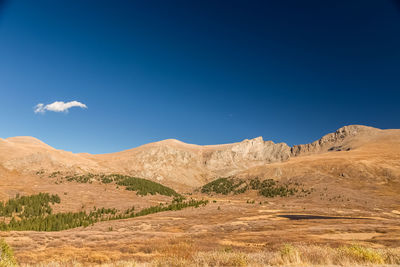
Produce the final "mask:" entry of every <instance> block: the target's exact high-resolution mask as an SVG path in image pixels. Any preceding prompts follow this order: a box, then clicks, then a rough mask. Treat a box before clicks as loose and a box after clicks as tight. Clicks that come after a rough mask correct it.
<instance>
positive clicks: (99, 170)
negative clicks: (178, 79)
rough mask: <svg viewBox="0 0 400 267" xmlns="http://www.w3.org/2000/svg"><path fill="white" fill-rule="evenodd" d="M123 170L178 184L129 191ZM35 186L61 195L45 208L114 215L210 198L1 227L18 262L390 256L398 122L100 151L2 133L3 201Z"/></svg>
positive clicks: (395, 250)
mask: <svg viewBox="0 0 400 267" xmlns="http://www.w3.org/2000/svg"><path fill="white" fill-rule="evenodd" d="M112 174H120V175H121V176H118V177H117V178H115V177H116V176H115V177H114V176H111V175H112ZM110 177H111V178H110ZM129 177H139V178H144V179H147V180H150V181H153V182H156V183H160V184H161V185H163V186H166V187H167V188H171V189H172V191H173V190H175V191H176V192H173V193H171V194H169V193H155V194H153V192H152V191H149V192H150V193H144V194H139V195H138V194H136V193H135V191H137V189H134V188H133V189H132V188H129V186H131V184H128V182H127V181H128V180H129V179H130V178H129ZM220 178H226V179H220ZM108 179H111V180H108ZM118 179H119V180H118ZM129 181H131V180H129ZM154 184H155V183H152V184H151V186H155V187H156V185H154ZM157 188H158V187H157ZM160 188H161V189H157V190H167V189H165V188H164V187H160ZM146 190H147V189H146ZM159 192H164V191H159ZM166 192H170V191H166ZM39 193H49V194H56V195H58V196H59V198H60V202H59V203H52V204H51V208H52V213H53V214H58V213H68V212H86V213H89V212H90V211H92V210H96V208H97V209H98V208H106V209H115V210H118V212H121V214H122V213H123V212H124V211H125V210H129V209H130V208H131V207H132V206H134V207H135V211H141V210H143V209H146V208H151V207H154V206H157V205H160V203H163V205H164V206H166V205H168V204H169V203H174V201H176V200H175V198H176V197H177V195H179V196H182V197H183V198H184V199H185V200H183V201H188V200H189V199H194V200H208V203H205V204H204V205H203V204H201V205H192V206H187V207H186V206H185V207H184V208H178V209H177V210H175V209H172V210H162V211H161V210H160V211H157V212H152V213H149V214H138V215H132V217H129V218H128V216H126V217H124V218H122V217H121V218H112V219H110V218H111V217H107V219H104V220H99V221H95V222H93V223H90V224H89V225H84V226H80V227H65V228H63V229H65V230H61V231H47V230H46V231H32V230H21V229H22V228H21V229H17V228H15V227H14V228H8V229H7V230H6V231H2V232H1V236H2V237H3V238H4V239H5V241H6V242H7V243H8V244H9V246H10V247H11V248H12V249H13V250H14V254H15V258H16V260H17V261H18V263H19V264H20V265H21V266H31V265H33V266H80V264H81V265H82V266H87V265H100V264H109V266H113V265H115V266H132V265H133V263H134V262H135V263H136V264H137V265H139V266H140V265H149V266H152V265H156V266H157V265H161V266H174V265H175V266H188V265H193V266H247V265H249V266H265V265H288V264H293V265H302V264H303V265H317V264H321V265H328V264H330V265H355V264H377V265H380V264H392V265H400V130H380V129H376V128H372V127H366V126H359V125H350V126H345V127H343V128H340V129H339V130H337V131H336V132H334V133H331V134H327V135H326V136H324V137H322V138H321V139H319V140H317V141H315V142H313V143H311V144H305V145H297V146H293V147H290V146H288V145H287V144H285V143H279V144H275V143H273V142H271V141H264V140H263V139H262V138H261V137H259V138H255V139H251V140H244V141H242V142H238V143H234V144H224V145H212V146H199V145H192V144H185V143H183V142H180V141H178V140H172V139H171V140H164V141H161V142H157V143H151V144H147V145H144V146H141V147H137V148H133V149H130V150H126V151H122V152H117V153H111V154H103V155H91V154H73V153H71V152H66V151H61V150H57V149H54V148H52V147H50V146H48V145H46V144H45V143H43V142H41V141H39V140H38V139H35V138H32V137H13V138H7V139H0V198H1V200H2V201H3V202H5V201H7V200H8V199H10V198H15V197H16V196H17V194H18V195H21V196H29V195H35V194H39ZM17 198H18V197H17ZM177 201H178V202H177V203H182V202H179V201H182V200H177ZM164 206H163V207H164ZM23 209H24V210H25V209H26V207H25V206H24V208H23ZM118 212H117V214H119V213H118ZM127 214H128V212H127ZM10 216H11V217H10ZM10 216H9V217H7V216H4V217H3V218H4V220H3V221H4V222H5V223H8V222H9V220H10V219H11V218H12V216H14V217H15V220H16V221H17V222H18V221H19V220H21V221H23V220H24V217H23V216H22V215H19V214H17V213H11V215H10ZM107 216H109V215H107ZM110 216H111V215H110ZM24 227H28V228H24V229H30V228H29V227H33V226H31V225H30V224H27V226H24ZM67 228H68V229H67ZM32 229H34V228H32ZM54 229H56V228H54ZM57 264H58V265H57ZM118 264H119V265H118Z"/></svg>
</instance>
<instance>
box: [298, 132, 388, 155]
mask: <svg viewBox="0 0 400 267" xmlns="http://www.w3.org/2000/svg"><path fill="white" fill-rule="evenodd" d="M378 131H380V130H379V129H376V128H372V127H367V126H362V125H349V126H344V127H342V128H340V129H338V130H337V131H336V132H334V133H330V134H327V135H325V136H324V137H322V138H321V139H319V140H317V141H315V142H313V143H311V144H305V145H295V146H293V147H292V148H291V156H300V155H309V154H315V153H321V152H328V151H349V150H351V149H353V148H354V147H355V146H356V143H357V142H352V141H354V140H353V139H354V138H357V139H362V138H365V137H371V136H373V135H375V134H376V133H377V132H378ZM356 141H357V140H356Z"/></svg>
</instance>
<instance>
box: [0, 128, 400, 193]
mask: <svg viewBox="0 0 400 267" xmlns="http://www.w3.org/2000/svg"><path fill="white" fill-rule="evenodd" d="M399 144H400V130H380V129H376V128H372V127H367V126H361V125H350V126H345V127H342V128H340V129H338V130H337V131H336V132H334V133H330V134H327V135H325V136H324V137H322V138H321V139H319V140H317V141H315V142H313V143H311V144H305V145H296V146H293V147H289V146H288V145H287V144H285V143H277V144H275V143H274V142H272V141H264V140H263V139H262V137H258V138H254V139H250V140H248V139H246V140H243V141H242V142H238V143H232V144H223V145H207V146H200V145H194V144H186V143H183V142H181V141H178V140H174V139H168V140H164V141H160V142H155V143H150V144H146V145H143V146H140V147H137V148H133V149H129V150H125V151H121V152H117V153H110V154H101V155H91V154H87V153H80V154H74V153H71V152H66V151H63V150H57V149H54V148H52V147H50V146H48V145H46V144H45V143H43V142H42V141H40V140H38V139H36V138H33V137H12V138H7V139H0V166H1V167H2V168H3V169H5V170H7V171H14V172H18V173H22V174H29V175H32V174H36V173H38V172H40V173H48V174H51V173H52V172H58V171H60V172H64V173H78V174H79V173H121V174H128V175H132V176H138V177H143V178H148V179H152V180H155V181H158V182H160V183H163V184H166V185H169V186H173V187H174V188H177V189H182V190H183V189H185V188H193V187H198V186H201V185H202V184H204V183H206V182H209V181H210V180H213V179H215V178H217V177H226V176H232V175H242V176H246V175H258V176H266V175H270V176H274V177H277V178H279V177H280V178H282V177H283V176H285V177H286V176H287V177H289V176H293V175H294V174H295V176H296V175H297V176H298V175H300V174H301V173H302V172H304V173H309V172H308V171H310V172H320V171H321V170H320V168H322V169H326V168H330V167H332V168H336V169H340V168H345V169H346V171H342V170H336V172H338V173H343V175H354V174H357V175H359V172H361V173H363V175H367V173H368V175H373V174H377V173H380V174H383V173H386V174H388V173H389V174H390V175H393V176H396V177H397V175H398V170H400V166H399V162H400V161H399V152H398V151H399V150H398V149H399V148H400V145H399ZM316 162H319V163H321V165H320V167H319V168H317V169H314V167H313V166H314V165H316V164H317V163H316ZM350 162H351V164H350ZM353 163H354V164H353ZM346 164H347V165H346ZM348 164H350V165H348ZM352 164H353V165H354V166H353V165H352ZM338 166H340V167H338ZM385 166H386V167H385ZM372 169H373V170H374V171H373V172H371V170H372ZM306 170H307V171H306ZM289 173H293V175H289Z"/></svg>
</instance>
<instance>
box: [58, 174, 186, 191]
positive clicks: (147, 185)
mask: <svg viewBox="0 0 400 267" xmlns="http://www.w3.org/2000/svg"><path fill="white" fill-rule="evenodd" d="M57 175H58V173H57ZM50 177H53V178H54V177H56V176H55V175H53V176H50ZM60 179H61V180H60V182H62V181H63V179H64V180H65V181H67V182H77V183H92V182H93V181H97V182H99V183H103V184H110V183H115V184H116V185H117V186H125V189H126V190H129V191H136V194H137V195H140V196H146V195H148V194H150V195H155V194H160V195H164V196H179V194H178V193H177V192H176V191H175V190H173V189H172V188H170V187H167V186H164V185H162V184H159V183H156V182H153V181H150V180H147V179H143V178H138V177H132V176H127V175H121V174H109V175H105V174H100V175H98V174H92V173H87V174H83V175H68V176H65V177H64V178H62V177H61V178H60Z"/></svg>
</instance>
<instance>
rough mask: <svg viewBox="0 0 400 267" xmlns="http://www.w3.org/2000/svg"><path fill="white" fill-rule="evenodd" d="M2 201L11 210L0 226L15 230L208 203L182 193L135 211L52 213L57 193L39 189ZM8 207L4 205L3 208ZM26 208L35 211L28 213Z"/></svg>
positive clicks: (50, 227)
mask: <svg viewBox="0 0 400 267" xmlns="http://www.w3.org/2000/svg"><path fill="white" fill-rule="evenodd" d="M0 203H1V207H3V208H4V207H7V208H6V209H7V211H8V207H11V208H12V209H11V210H10V212H4V213H2V215H1V216H2V217H3V220H2V221H1V222H0V230H2V231H8V230H16V231H28V230H29V231H60V230H66V229H71V228H76V227H81V226H83V227H87V226H89V225H93V224H94V223H96V222H99V221H110V220H118V219H126V218H133V217H138V216H144V215H148V214H152V213H157V212H162V211H174V210H181V209H184V208H187V207H195V208H198V207H199V206H201V205H204V206H205V205H207V203H208V200H195V199H190V200H187V201H185V200H184V198H183V197H182V196H177V197H175V198H174V199H173V201H172V202H171V203H170V204H159V205H156V206H152V207H148V208H145V209H142V210H140V211H138V212H135V208H134V207H132V208H130V209H127V210H125V211H122V212H121V211H119V210H117V209H107V208H100V209H96V208H94V209H93V210H92V211H90V212H86V211H80V212H64V213H56V214H53V213H52V210H51V208H50V209H48V208H47V207H49V203H52V204H55V203H60V198H59V197H58V195H49V194H45V193H39V194H38V195H32V196H24V197H20V196H17V197H16V198H13V199H10V200H8V201H7V202H6V203H2V202H0ZM4 210H5V209H4ZM26 210H33V211H35V212H29V213H26Z"/></svg>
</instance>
